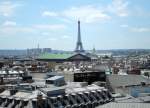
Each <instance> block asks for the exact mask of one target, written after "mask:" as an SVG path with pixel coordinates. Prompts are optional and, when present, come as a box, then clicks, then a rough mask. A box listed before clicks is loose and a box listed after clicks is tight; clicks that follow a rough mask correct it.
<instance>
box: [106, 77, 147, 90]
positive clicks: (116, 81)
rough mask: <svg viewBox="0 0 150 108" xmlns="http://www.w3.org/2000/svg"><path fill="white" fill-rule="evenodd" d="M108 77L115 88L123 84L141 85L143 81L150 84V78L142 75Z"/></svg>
mask: <svg viewBox="0 0 150 108" xmlns="http://www.w3.org/2000/svg"><path fill="white" fill-rule="evenodd" d="M107 78H108V80H109V82H110V85H111V86H112V87H113V88H115V87H121V86H131V85H140V84H141V82H145V83H146V84H150V79H147V78H145V77H144V76H141V75H108V76H107Z"/></svg>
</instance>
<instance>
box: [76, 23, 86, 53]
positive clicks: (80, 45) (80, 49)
mask: <svg viewBox="0 0 150 108" xmlns="http://www.w3.org/2000/svg"><path fill="white" fill-rule="evenodd" d="M75 52H77V53H80V52H84V49H83V45H82V41H81V33H80V21H78V38H77V43H76V49H75Z"/></svg>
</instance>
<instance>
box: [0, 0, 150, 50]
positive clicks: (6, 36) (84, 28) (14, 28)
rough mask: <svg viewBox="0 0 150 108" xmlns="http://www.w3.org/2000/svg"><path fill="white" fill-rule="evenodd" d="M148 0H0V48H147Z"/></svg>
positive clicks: (148, 29) (148, 39) (149, 24)
mask: <svg viewBox="0 0 150 108" xmlns="http://www.w3.org/2000/svg"><path fill="white" fill-rule="evenodd" d="M149 4H150V1H148V0H132V1H131V0H107V1H106V0H94V1H93V0H83V1H80V0H61V1H60V0H55V1H52V0H43V1H36V0H30V1H29V0H28V1H25V0H2V1H0V49H27V48H36V47H37V46H38V44H39V45H40V47H41V48H44V47H45V48H52V49H58V50H72V51H73V50H74V49H75V47H76V41H77V29H78V28H77V21H78V20H80V21H81V36H82V43H83V46H84V49H85V50H90V49H93V47H95V48H96V49H98V50H100V49H102V50H104V49H136V48H138V49H150V47H149V46H150V36H149V33H150V22H149V18H150V13H149V11H150V7H149Z"/></svg>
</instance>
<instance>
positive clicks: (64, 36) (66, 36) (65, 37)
mask: <svg viewBox="0 0 150 108" xmlns="http://www.w3.org/2000/svg"><path fill="white" fill-rule="evenodd" d="M61 38H63V39H69V38H70V36H68V35H63V36H62V37H61Z"/></svg>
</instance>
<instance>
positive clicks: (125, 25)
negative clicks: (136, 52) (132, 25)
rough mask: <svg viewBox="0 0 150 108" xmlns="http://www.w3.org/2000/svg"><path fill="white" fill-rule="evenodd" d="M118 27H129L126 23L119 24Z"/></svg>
mask: <svg viewBox="0 0 150 108" xmlns="http://www.w3.org/2000/svg"><path fill="white" fill-rule="evenodd" d="M120 27H122V28H127V27H129V25H127V24H122V25H120Z"/></svg>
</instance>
